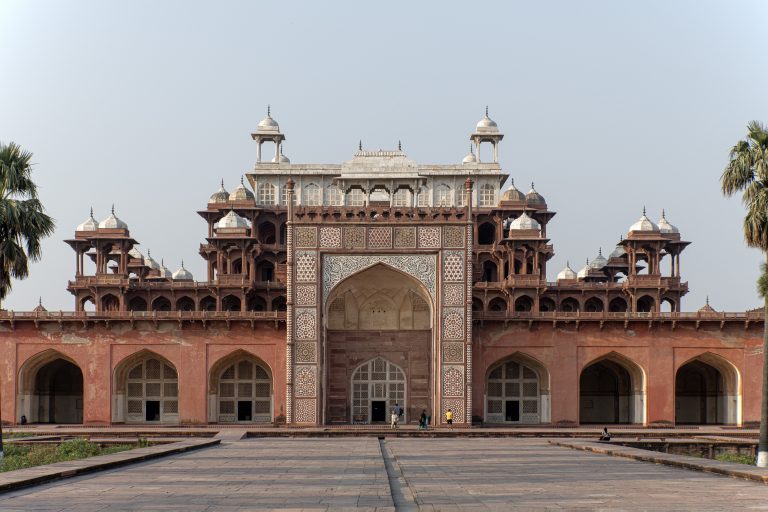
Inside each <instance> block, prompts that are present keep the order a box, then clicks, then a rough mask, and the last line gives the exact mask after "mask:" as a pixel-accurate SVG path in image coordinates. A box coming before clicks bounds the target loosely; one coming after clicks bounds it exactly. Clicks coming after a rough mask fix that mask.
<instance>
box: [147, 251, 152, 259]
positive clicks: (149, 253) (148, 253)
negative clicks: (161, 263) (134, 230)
mask: <svg viewBox="0 0 768 512" xmlns="http://www.w3.org/2000/svg"><path fill="white" fill-rule="evenodd" d="M151 257H152V253H151V252H149V249H147V258H151Z"/></svg>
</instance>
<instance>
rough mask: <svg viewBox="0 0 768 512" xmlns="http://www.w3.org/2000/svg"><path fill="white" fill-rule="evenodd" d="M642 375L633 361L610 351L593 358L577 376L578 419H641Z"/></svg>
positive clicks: (642, 417)
mask: <svg viewBox="0 0 768 512" xmlns="http://www.w3.org/2000/svg"><path fill="white" fill-rule="evenodd" d="M644 421H645V378H644V373H643V370H642V369H641V368H640V366H638V365H637V364H636V363H634V362H633V361H630V360H629V359H627V358H625V357H623V356H620V355H619V354H615V353H614V354H609V355H607V356H605V357H603V358H600V359H598V360H597V361H594V362H592V363H590V364H588V365H587V366H585V367H584V369H583V370H582V372H581V377H580V378H579V422H580V423H583V424H586V423H607V424H619V423H640V424H642V423H644Z"/></svg>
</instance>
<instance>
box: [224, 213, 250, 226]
mask: <svg viewBox="0 0 768 512" xmlns="http://www.w3.org/2000/svg"><path fill="white" fill-rule="evenodd" d="M216 227H217V228H247V227H250V226H249V224H248V221H247V220H245V219H244V218H242V217H241V216H239V215H238V214H236V213H235V211H234V210H230V211H229V213H228V214H226V215H225V216H223V217H222V218H221V220H219V222H217V223H216Z"/></svg>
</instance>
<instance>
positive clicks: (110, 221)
mask: <svg viewBox="0 0 768 512" xmlns="http://www.w3.org/2000/svg"><path fill="white" fill-rule="evenodd" d="M99 229H128V224H126V223H125V222H123V221H121V220H120V219H118V218H117V217H116V216H115V205H112V213H111V214H109V217H107V218H106V219H104V220H103V221H101V222H99Z"/></svg>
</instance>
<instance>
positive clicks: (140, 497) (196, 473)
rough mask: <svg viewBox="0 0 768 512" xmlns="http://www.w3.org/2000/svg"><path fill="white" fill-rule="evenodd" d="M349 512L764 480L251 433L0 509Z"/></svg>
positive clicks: (581, 457) (702, 499) (501, 444)
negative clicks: (256, 436) (307, 511)
mask: <svg viewBox="0 0 768 512" xmlns="http://www.w3.org/2000/svg"><path fill="white" fill-rule="evenodd" d="M393 497H394V499H393ZM352 508H355V509H360V508H362V509H368V510H418V509H422V510H590V511H591V510H693V509H695V510H736V509H745V510H765V509H768V486H764V485H761V484H757V483H753V482H747V481H741V480H736V479H733V478H726V477H721V476H714V475H708V474H705V473H699V472H694V471H687V470H683V469H676V468H669V467H665V466H658V465H654V464H649V463H643V462H634V461H630V460H626V459H622V458H616V457H608V456H604V455H596V454H591V453H585V452H581V451H576V450H570V449H566V448H560V447H555V446H551V445H550V444H548V443H547V441H546V440H542V439H461V438H453V439H391V440H387V441H384V442H380V441H378V440H377V439H375V438H344V439H248V440H243V441H235V442H224V443H222V445H221V446H219V447H215V448H207V449H201V450H199V451H195V452H192V453H188V454H183V455H177V456H171V457H167V458H164V459H161V460H157V461H153V462H146V463H142V464H137V465H134V466H129V467H127V468H123V469H116V470H112V471H108V472H102V473H97V474H94V475H89V476H83V477H77V478H72V479H68V480H64V481H60V482H57V483H53V484H48V485H43V486H39V487H34V488H30V489H25V490H22V491H16V492H13V493H9V494H6V495H3V496H0V510H2V511H11V510H13V511H15V510H18V511H22V510H24V511H36V510H40V511H53V510H70V511H78V512H87V511H96V510H110V511H111V510H142V511H151V510H184V511H185V512H194V511H203V510H205V511H208V510H210V511H214V510H220V511H235V510H237V511H240V510H269V509H277V510H287V509H293V510H300V509H312V510H318V509H320V510H323V509H327V510H344V509H352Z"/></svg>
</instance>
